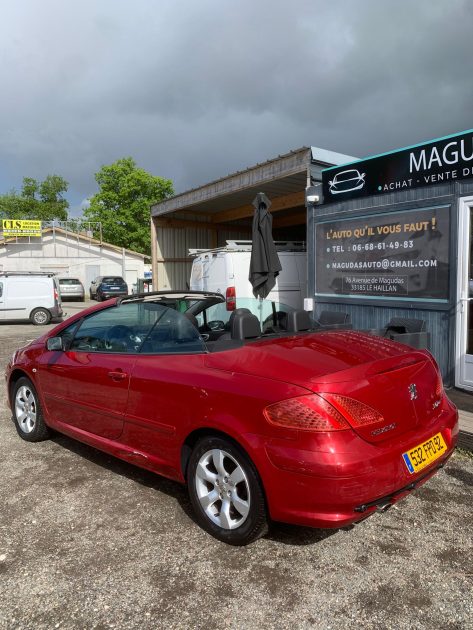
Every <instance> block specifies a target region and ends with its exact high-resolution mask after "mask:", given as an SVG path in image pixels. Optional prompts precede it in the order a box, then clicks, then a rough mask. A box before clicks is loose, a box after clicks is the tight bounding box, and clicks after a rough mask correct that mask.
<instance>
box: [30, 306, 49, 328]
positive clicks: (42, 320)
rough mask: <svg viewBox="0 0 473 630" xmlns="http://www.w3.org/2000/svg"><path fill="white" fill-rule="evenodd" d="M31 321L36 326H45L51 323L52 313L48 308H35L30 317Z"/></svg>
mask: <svg viewBox="0 0 473 630" xmlns="http://www.w3.org/2000/svg"><path fill="white" fill-rule="evenodd" d="M30 320H31V323H32V324H34V325H35V326H45V325H46V324H49V322H50V321H51V313H50V312H49V311H48V310H47V309H46V308H35V310H34V311H33V312H32V313H31V315H30Z"/></svg>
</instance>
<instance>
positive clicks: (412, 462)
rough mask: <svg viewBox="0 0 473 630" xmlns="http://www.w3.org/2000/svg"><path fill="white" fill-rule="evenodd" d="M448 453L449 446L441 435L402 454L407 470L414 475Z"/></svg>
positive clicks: (438, 434)
mask: <svg viewBox="0 0 473 630" xmlns="http://www.w3.org/2000/svg"><path fill="white" fill-rule="evenodd" d="M446 451H447V445H446V444H445V440H444V439H443V437H442V434H441V433H437V435H434V436H432V437H431V438H430V439H429V440H426V441H425V442H423V443H422V444H418V445H417V446H414V448H411V450H410V451H407V452H406V453H403V454H402V457H403V459H404V462H405V464H406V466H407V470H408V471H409V472H410V473H411V474H413V473H416V472H418V471H419V470H422V469H423V468H425V467H426V466H428V465H429V464H431V463H432V462H434V461H435V460H436V459H438V458H439V457H442V455H443V454H444V453H445V452H446Z"/></svg>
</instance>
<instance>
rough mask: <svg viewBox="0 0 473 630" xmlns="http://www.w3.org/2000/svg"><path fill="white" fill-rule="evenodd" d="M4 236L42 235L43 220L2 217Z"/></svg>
mask: <svg viewBox="0 0 473 630" xmlns="http://www.w3.org/2000/svg"><path fill="white" fill-rule="evenodd" d="M2 230H3V236H4V238H5V237H7V236H41V221H36V220H34V221H32V220H27V221H23V220H21V219H2Z"/></svg>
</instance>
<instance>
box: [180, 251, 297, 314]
mask: <svg viewBox="0 0 473 630" xmlns="http://www.w3.org/2000/svg"><path fill="white" fill-rule="evenodd" d="M275 244H276V249H277V250H278V256H279V260H280V262H281V267H282V271H280V273H279V275H278V277H277V278H276V285H275V286H274V288H273V290H272V291H271V293H269V295H268V297H267V298H266V300H268V301H273V302H277V303H279V304H285V305H287V306H291V307H293V308H295V309H302V308H303V304H304V297H306V295H307V290H306V283H307V255H306V251H305V247H304V243H302V242H288V241H276V243H275ZM189 254H190V255H191V256H195V258H194V261H193V262H192V271H191V278H190V289H191V290H193V291H213V292H216V293H221V294H222V295H224V296H225V297H226V298H227V304H233V308H235V306H236V307H239V306H246V304H244V303H243V300H244V301H246V300H248V299H249V298H253V299H254V296H253V287H252V286H251V283H250V281H249V280H248V275H249V270H250V258H251V241H227V244H226V245H225V246H224V247H218V248H216V249H208V250H201V249H191V250H189Z"/></svg>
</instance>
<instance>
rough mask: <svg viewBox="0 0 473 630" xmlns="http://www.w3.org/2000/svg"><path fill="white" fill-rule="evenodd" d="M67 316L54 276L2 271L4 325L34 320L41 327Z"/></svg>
mask: <svg viewBox="0 0 473 630" xmlns="http://www.w3.org/2000/svg"><path fill="white" fill-rule="evenodd" d="M62 314H63V311H62V303H61V297H60V295H59V286H58V283H57V280H56V278H55V277H54V274H52V273H40V272H38V273H36V272H30V273H28V272H17V271H2V272H0V322H3V321H7V320H10V321H15V320H30V322H31V323H32V324H35V325H36V326H41V325H44V324H49V322H50V321H51V319H53V318H56V317H61V316H62Z"/></svg>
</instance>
